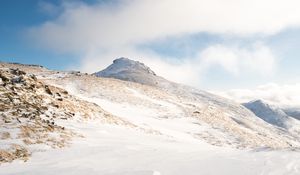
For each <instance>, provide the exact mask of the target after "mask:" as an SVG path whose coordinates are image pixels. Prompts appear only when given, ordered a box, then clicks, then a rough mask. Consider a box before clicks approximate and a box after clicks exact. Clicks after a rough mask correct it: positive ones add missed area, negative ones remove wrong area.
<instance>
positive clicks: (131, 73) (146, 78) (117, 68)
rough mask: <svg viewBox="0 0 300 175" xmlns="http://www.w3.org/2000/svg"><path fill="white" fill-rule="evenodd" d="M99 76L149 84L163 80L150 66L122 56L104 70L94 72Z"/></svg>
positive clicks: (155, 83)
mask: <svg viewBox="0 0 300 175" xmlns="http://www.w3.org/2000/svg"><path fill="white" fill-rule="evenodd" d="M94 75H95V76H97V77H108V78H116V79H121V80H125V81H133V82H137V83H141V84H147V85H152V86H154V85H157V84H158V82H160V81H161V80H162V78H161V77H158V76H157V75H156V74H155V72H154V71H152V70H151V69H150V68H149V67H148V66H146V65H145V64H144V63H141V62H139V61H134V60H131V59H129V58H125V57H121V58H118V59H115V60H114V61H113V63H112V64H111V65H109V66H108V67H107V68H105V69H104V70H102V71H99V72H96V73H94Z"/></svg>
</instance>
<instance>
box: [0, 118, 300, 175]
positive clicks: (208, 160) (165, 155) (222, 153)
mask: <svg viewBox="0 0 300 175" xmlns="http://www.w3.org/2000/svg"><path fill="white" fill-rule="evenodd" d="M74 127H77V129H78V130H81V131H82V132H83V133H84V135H85V136H86V137H85V138H81V139H77V140H75V141H74V142H73V146H71V147H70V148H64V149H59V150H49V151H48V152H46V153H45V152H40V153H36V154H34V155H33V157H32V158H31V159H30V160H29V161H28V162H26V163H24V162H19V161H15V162H13V163H11V164H3V165H1V167H0V174H1V175H2V174H3V175H7V174H9V175H18V174H24V175H27V174H28V175H35V174H36V175H38V174H45V175H47V174H49V175H52V174H58V175H59V174H64V175H67V174H72V175H77V174H78V175H81V174H103V175H124V174H128V175H153V174H160V175H182V174H189V175H193V174H195V175H198V174H245V175H253V174H272V175H282V174H289V175H293V174H295V175H296V174H299V173H300V159H299V156H300V153H298V152H289V151H259V152H257V151H241V150H234V149H230V148H218V147H213V146H209V145H207V144H203V143H200V142H198V143H193V144H191V143H188V142H184V141H174V140H170V139H168V138H166V137H162V136H159V135H151V134H145V133H141V132H136V131H135V130H132V129H130V130H128V129H126V128H122V127H118V126H109V125H99V124H95V123H93V122H90V123H86V124H85V125H78V126H74Z"/></svg>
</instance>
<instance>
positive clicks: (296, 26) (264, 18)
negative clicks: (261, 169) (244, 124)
mask: <svg viewBox="0 0 300 175" xmlns="http://www.w3.org/2000/svg"><path fill="white" fill-rule="evenodd" d="M299 6H300V2H299V1H297V0H229V1H223V0H85V1H80V0H72V1H71V0H65V1H63V0H51V1H50V0H26V1H19V0H1V1H0V60H1V61H7V62H20V63H30V64H40V65H43V66H46V67H48V68H50V69H57V70H70V69H73V70H74V69H75V70H81V71H83V72H88V73H92V72H96V71H99V70H102V69H103V68H105V67H106V66H108V65H109V64H111V63H112V61H113V60H114V59H116V58H119V57H128V58H130V59H133V60H138V61H141V62H144V63H145V64H146V65H148V66H149V67H150V68H151V69H153V70H154V71H155V72H156V73H157V74H158V75H161V76H163V77H165V78H167V79H169V80H172V81H176V82H179V83H184V84H188V85H191V86H195V87H197V88H200V89H204V90H209V91H212V92H215V93H217V94H220V95H223V96H227V97H229V98H233V99H236V100H238V101H245V100H251V99H254V98H263V99H265V100H269V101H272V102H274V101H276V103H277V104H282V105H285V104H297V105H298V104H299V105H300V92H299V90H298V87H299V83H300V76H299V75H300V69H299V65H300V59H299V56H300V11H299V9H298V7H299ZM262 87H263V88H262ZM266 87H268V90H267V92H268V93H267V94H263V93H262V92H266V89H265V88H266ZM261 88H262V89H264V90H261ZM271 91H272V93H269V92H271ZM282 91H284V92H286V91H287V92H286V93H279V92H282ZM241 92H243V93H241ZM258 92H261V93H258ZM291 92H293V93H291ZM298 92H299V93H298ZM295 93H296V95H295ZM245 94H247V95H248V96H247V97H245ZM249 94H252V95H249ZM257 94H261V95H257ZM270 94H272V95H270ZM274 96H276V98H275V97H274ZM277 96H278V97H277ZM283 101H284V103H283Z"/></svg>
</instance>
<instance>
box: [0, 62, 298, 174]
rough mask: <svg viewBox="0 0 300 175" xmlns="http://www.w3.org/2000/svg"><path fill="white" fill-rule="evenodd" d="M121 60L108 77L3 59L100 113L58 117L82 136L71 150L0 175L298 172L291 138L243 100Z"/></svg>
mask: <svg viewBox="0 0 300 175" xmlns="http://www.w3.org/2000/svg"><path fill="white" fill-rule="evenodd" d="M123 61H124V60H123ZM125 61H127V62H128V61H129V62H130V64H128V65H127V64H125V65H124V64H120V65H119V66H117V67H118V68H117V69H115V68H114V66H112V67H111V68H109V69H110V71H109V72H114V73H115V74H116V75H117V76H114V77H113V76H111V77H112V78H109V77H110V76H109V77H97V76H95V75H87V74H82V73H79V72H65V71H51V70H48V69H45V68H40V67H32V66H31V67H30V66H26V65H16V64H0V67H1V66H2V67H14V68H19V69H22V70H26V71H27V72H28V73H33V74H35V75H36V76H37V78H38V79H39V80H40V81H42V82H43V83H44V84H48V85H51V86H53V87H57V88H60V89H64V90H67V91H68V93H69V95H70V96H71V98H72V99H74V101H73V100H72V103H73V102H74V103H75V102H76V101H80V102H82V103H84V104H86V105H83V106H81V105H79V106H81V107H79V108H78V109H82V110H83V111H85V110H84V109H90V106H94V107H95V110H96V109H99V108H100V109H101V110H100V111H102V112H99V113H98V112H97V110H96V111H94V110H91V111H90V113H91V114H94V118H95V119H92V120H80V121H79V122H78V121H76V120H68V122H63V123H60V122H58V124H61V125H63V126H64V127H66V128H68V129H70V130H72V131H76V132H77V133H80V134H81V135H83V136H84V137H83V138H74V139H73V140H72V141H71V142H70V143H71V144H70V147H69V148H64V149H58V150H53V149H50V150H47V151H46V152H34V153H33V154H32V157H31V158H30V159H29V160H28V161H27V162H26V163H24V162H20V161H14V162H13V163H5V164H2V165H0V174H5V175H6V174H30V175H31V174H110V175H121V174H122V175H124V174H125V175H126V174H128V175H129V174H130V175H131V174H134V175H143V174H144V175H159V174H160V175H177V174H178V175H179V174H295V175H296V174H299V169H300V162H299V156H300V153H299V152H298V151H297V150H298V148H299V145H300V143H299V141H298V138H297V137H296V136H295V135H293V134H290V133H289V132H286V131H285V130H283V129H282V128H280V127H277V126H274V125H271V124H270V123H268V122H266V121H264V120H262V119H261V118H259V117H257V116H255V115H254V114H253V113H252V112H251V111H249V110H248V109H247V108H245V107H244V106H242V105H240V104H236V103H234V102H232V101H230V100H227V99H224V98H221V97H218V96H215V95H213V94H210V93H207V92H205V91H201V90H197V89H194V88H191V87H187V86H184V85H180V84H177V83H173V82H169V81H168V80H165V79H163V78H161V77H159V76H157V75H155V73H153V71H151V69H150V68H148V67H147V66H145V65H143V64H141V63H138V62H134V63H132V61H131V60H125ZM131 63H132V64H131ZM136 64H137V65H136ZM132 65H133V66H132ZM136 66H138V67H139V68H136ZM133 68H134V69H139V71H136V70H132V69H133ZM118 70H122V72H123V73H119V71H118ZM105 72H107V70H106V71H105ZM124 72H125V73H124ZM126 72H130V73H128V74H127V73H126ZM140 73H141V74H140ZM120 74H121V77H120V76H119V75H120ZM138 74H140V75H138ZM125 75H126V76H125ZM123 80H125V81H123ZM128 80H129V81H128ZM149 80H150V81H149ZM75 99H76V100H75ZM73 109H74V110H75V111H76V110H78V109H77V108H76V107H74V108H73ZM97 114H98V115H97ZM97 116H98V117H97ZM78 117H79V118H80V116H79V115H78ZM99 118H100V119H103V118H105V119H106V120H109V121H110V120H112V121H113V122H102V120H98V119H99ZM216 165H218V168H216ZM245 170H247V171H245Z"/></svg>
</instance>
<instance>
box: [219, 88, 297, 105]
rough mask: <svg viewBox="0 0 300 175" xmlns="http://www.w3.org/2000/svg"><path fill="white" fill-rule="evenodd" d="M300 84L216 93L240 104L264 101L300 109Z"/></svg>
mask: <svg viewBox="0 0 300 175" xmlns="http://www.w3.org/2000/svg"><path fill="white" fill-rule="evenodd" d="M299 89H300V83H298V84H288V85H278V84H275V83H270V84H266V85H262V86H258V87H257V88H255V89H232V90H229V91H226V92H214V93H216V94H219V95H221V96H223V97H226V98H229V99H232V100H235V101H237V102H240V103H245V102H249V101H251V100H257V99H262V100H265V101H267V102H268V103H270V104H273V105H277V106H281V107H298V108H299V107H300V91H299Z"/></svg>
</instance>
